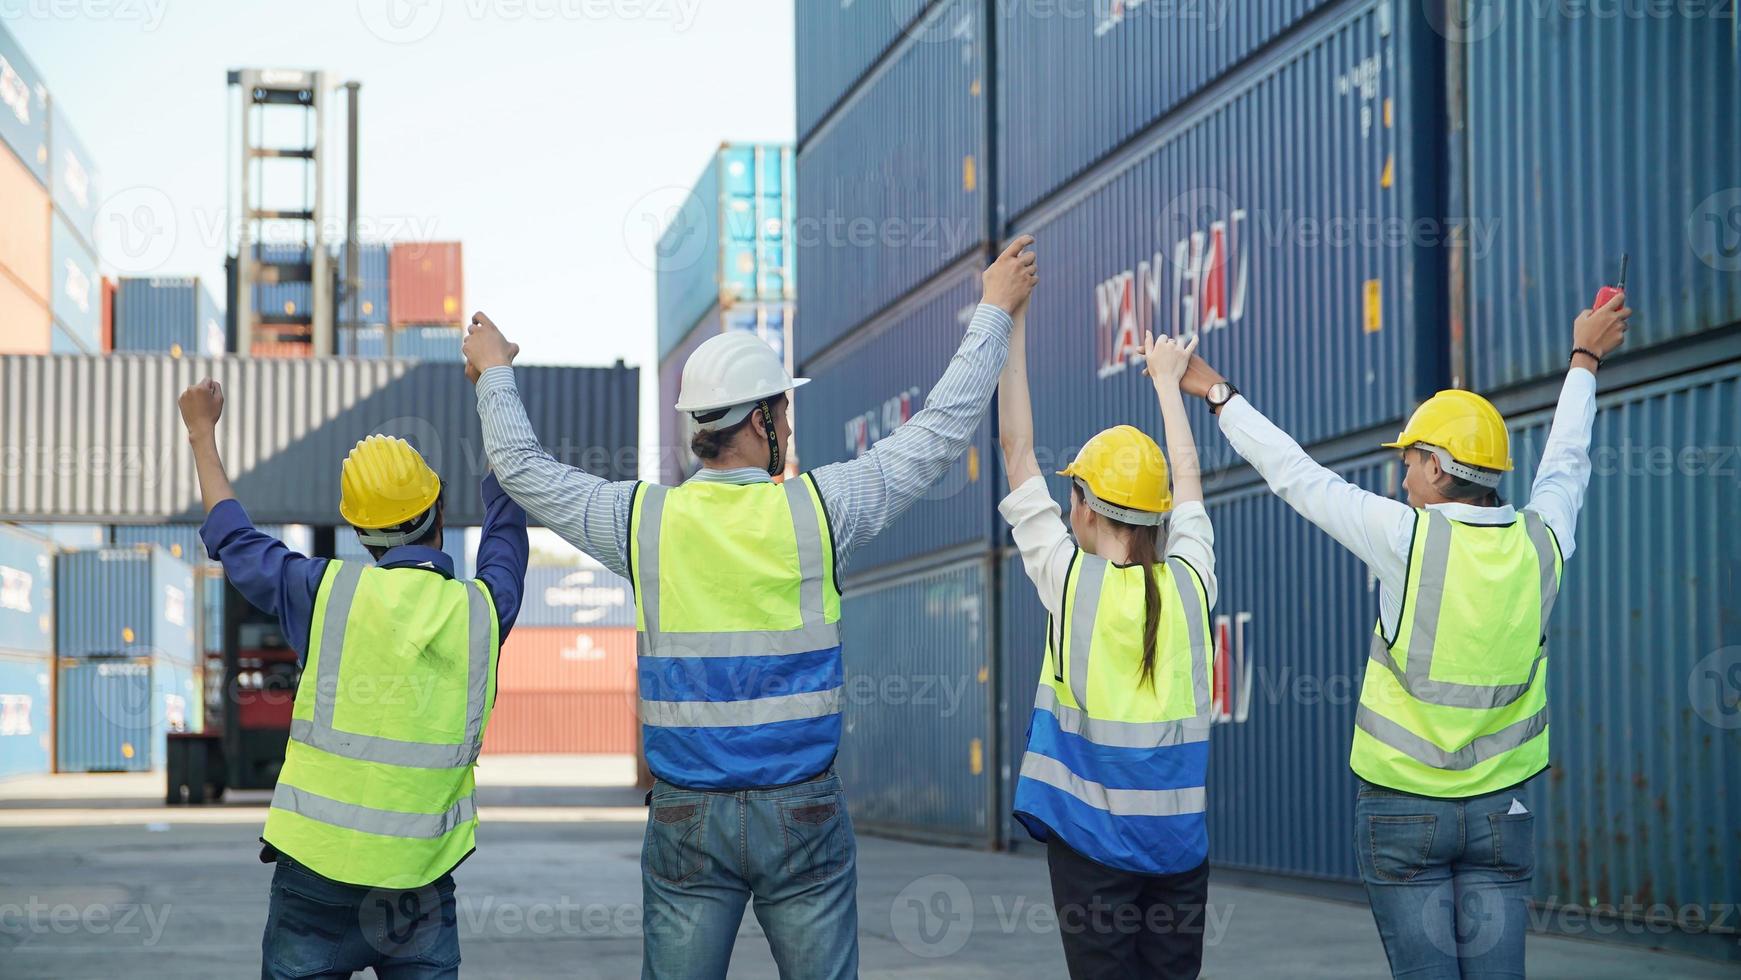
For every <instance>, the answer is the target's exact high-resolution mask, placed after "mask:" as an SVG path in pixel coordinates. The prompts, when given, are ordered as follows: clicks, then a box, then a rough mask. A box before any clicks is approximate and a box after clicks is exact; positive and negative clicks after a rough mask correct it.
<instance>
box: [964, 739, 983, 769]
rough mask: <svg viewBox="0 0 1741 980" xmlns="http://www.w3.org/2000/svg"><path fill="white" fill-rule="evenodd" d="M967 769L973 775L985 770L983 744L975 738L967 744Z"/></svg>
mask: <svg viewBox="0 0 1741 980" xmlns="http://www.w3.org/2000/svg"><path fill="white" fill-rule="evenodd" d="M967 770H968V772H970V773H972V774H973V775H975V776H977V775H979V774H980V773H983V772H985V744H984V743H982V742H981V741H980V740H979V739H977V738H976V739H974V740H973V741H972V742H969V743H968V745H967Z"/></svg>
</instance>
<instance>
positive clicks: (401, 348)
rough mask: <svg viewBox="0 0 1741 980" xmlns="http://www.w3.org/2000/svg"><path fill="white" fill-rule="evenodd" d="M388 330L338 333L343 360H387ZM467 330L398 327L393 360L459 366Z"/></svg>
mask: <svg viewBox="0 0 1741 980" xmlns="http://www.w3.org/2000/svg"><path fill="white" fill-rule="evenodd" d="M388 329H389V328H387V327H356V328H346V329H343V330H340V331H339V338H338V340H339V350H338V353H339V355H340V356H341V357H375V358H379V357H386V356H387V330H388ZM463 343H465V328H463V327H458V326H453V327H399V328H396V329H393V356H394V357H396V358H405V359H407V360H419V361H439V362H444V363H448V364H458V363H460V362H461V361H464V360H465V355H464V354H462V353H460V345H461V344H463Z"/></svg>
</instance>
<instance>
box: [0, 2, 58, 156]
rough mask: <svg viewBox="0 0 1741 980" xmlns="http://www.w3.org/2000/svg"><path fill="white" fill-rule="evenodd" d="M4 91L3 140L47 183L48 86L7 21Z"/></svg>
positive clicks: (0, 55)
mask: <svg viewBox="0 0 1741 980" xmlns="http://www.w3.org/2000/svg"><path fill="white" fill-rule="evenodd" d="M0 91H4V92H5V93H6V97H5V99H4V101H3V103H0V105H3V106H4V108H5V111H4V112H0V144H4V145H5V146H6V147H7V148H8V149H10V150H11V151H12V152H13V153H14V154H16V155H17V157H18V159H20V160H22V161H24V165H25V166H26V167H28V168H30V172H31V174H32V175H33V176H34V177H35V178H36V182H37V183H38V184H42V185H44V186H47V184H48V173H49V159H48V88H47V87H46V86H45V85H44V84H43V81H42V74H41V73H40V72H38V71H37V70H36V66H35V65H32V64H31V63H30V59H29V58H26V57H25V56H24V49H23V48H21V47H20V46H19V44H18V41H17V40H16V39H14V38H13V37H12V35H11V33H10V32H8V31H7V30H6V27H5V25H4V24H0Z"/></svg>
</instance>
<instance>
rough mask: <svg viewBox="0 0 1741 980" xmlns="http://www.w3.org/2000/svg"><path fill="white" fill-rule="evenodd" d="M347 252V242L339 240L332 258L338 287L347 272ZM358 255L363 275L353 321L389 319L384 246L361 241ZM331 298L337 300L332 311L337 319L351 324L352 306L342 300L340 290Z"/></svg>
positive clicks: (364, 321)
mask: <svg viewBox="0 0 1741 980" xmlns="http://www.w3.org/2000/svg"><path fill="white" fill-rule="evenodd" d="M349 253H350V249H349V246H347V245H343V244H341V245H340V246H339V247H338V250H337V254H336V257H335V258H334V259H333V261H334V263H335V270H336V272H337V275H338V277H339V282H340V283H341V287H342V284H343V282H344V278H345V272H346V265H345V261H346V256H347V255H348V254H349ZM357 259H358V262H359V266H360V268H359V270H358V274H359V275H360V276H361V278H362V284H361V288H360V290H359V299H360V300H361V302H360V305H359V307H358V310H357V316H358V319H357V320H356V325H370V324H386V323H391V322H392V320H391V319H389V317H388V312H389V308H388V305H387V296H388V288H387V263H388V248H387V246H386V245H380V244H371V243H367V242H364V243H362V244H360V245H358V246H357ZM333 301H334V303H336V304H337V312H336V314H335V315H336V317H337V319H338V320H339V322H341V323H343V324H346V325H351V320H350V315H351V308H350V306H349V305H348V304H347V303H346V302H345V300H344V294H343V292H342V291H341V292H338V293H335V294H334V300H333Z"/></svg>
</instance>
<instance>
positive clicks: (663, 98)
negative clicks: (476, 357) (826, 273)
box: [0, 0, 794, 442]
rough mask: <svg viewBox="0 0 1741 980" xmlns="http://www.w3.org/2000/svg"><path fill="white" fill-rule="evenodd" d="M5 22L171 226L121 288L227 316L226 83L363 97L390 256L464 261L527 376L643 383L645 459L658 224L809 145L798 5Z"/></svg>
mask: <svg viewBox="0 0 1741 980" xmlns="http://www.w3.org/2000/svg"><path fill="white" fill-rule="evenodd" d="M0 22H3V23H4V24H5V26H6V28H7V30H8V31H10V32H11V33H12V35H13V36H14V37H15V38H17V40H18V42H19V44H20V45H21V46H22V47H23V49H24V51H25V53H26V55H27V56H28V57H29V58H30V59H31V60H32V61H33V62H34V63H35V65H36V67H37V69H38V70H39V71H41V72H42V74H43V75H44V77H45V81H46V84H47V86H48V88H49V91H50V94H51V96H52V97H53V98H55V99H57V100H58V101H59V103H60V105H61V107H62V109H63V110H64V111H65V112H66V113H67V115H68V117H69V118H70V119H71V122H72V126H73V128H74V129H76V130H77V132H78V135H79V137H80V138H81V140H82V141H83V142H84V144H85V146H86V147H87V148H88V150H89V152H90V154H91V156H92V158H93V159H94V161H95V163H96V166H97V168H98V170H99V174H100V180H101V193H102V194H103V195H104V196H105V197H109V198H111V199H115V198H116V197H117V195H121V194H128V195H130V197H128V198H125V199H123V200H125V201H132V200H152V201H158V202H163V201H167V202H168V205H167V206H168V207H169V208H170V209H172V210H173V212H174V222H173V224H174V236H173V245H172V247H167V248H164V249H162V250H160V253H159V252H153V253H152V254H151V255H150V256H148V257H147V258H145V259H133V260H123V261H124V262H131V263H132V264H134V265H138V264H139V263H141V262H144V263H148V264H151V265H152V267H151V268H118V267H117V265H118V263H117V262H115V261H111V257H110V256H105V257H104V259H105V261H104V264H105V271H106V272H108V273H109V274H111V275H114V274H117V273H128V274H144V275H163V276H177V275H199V276H202V277H206V278H208V279H210V281H211V283H212V288H213V292H214V295H215V296H216V297H217V299H218V301H219V302H220V303H222V302H223V295H222V282H223V279H222V275H223V257H224V251H225V245H226V241H227V238H226V235H225V233H224V230H223V229H224V228H225V212H224V210H223V209H224V201H225V193H224V188H225V175H226V170H227V167H228V165H229V160H230V157H231V156H232V153H231V152H230V145H229V143H228V142H227V141H228V140H229V139H230V138H231V136H230V134H228V133H227V132H226V127H227V120H228V118H229V112H228V110H229V107H230V106H231V105H232V104H233V102H234V93H233V92H232V90H230V89H229V88H228V87H227V86H226V85H225V82H224V77H225V72H226V71H227V70H229V69H231V68H239V67H287V68H307V69H320V70H324V71H326V72H328V73H329V80H330V81H333V82H337V81H342V80H356V81H359V82H361V83H362V112H361V114H360V117H361V119H362V120H363V133H362V136H361V138H360V140H359V141H358V143H359V147H360V151H361V155H362V163H361V168H360V169H361V183H360V194H361V208H360V210H361V212H362V215H363V217H364V219H365V222H369V221H370V219H373V225H374V227H376V228H377V229H378V230H380V231H381V232H382V234H380V235H378V236H376V237H396V238H419V239H442V240H448V239H457V240H460V241H462V242H464V243H465V264H466V283H465V288H466V297H465V302H466V304H467V306H468V308H472V309H475V308H482V309H483V310H485V311H486V312H488V313H490V314H491V316H492V317H493V318H494V319H495V321H496V322H497V323H498V324H499V325H500V326H501V327H502V329H503V331H504V332H505V333H507V334H508V336H509V337H510V338H511V339H513V340H515V341H517V342H519V343H520V344H521V346H522V347H523V348H524V352H523V354H522V359H523V360H525V361H527V362H546V363H573V364H601V363H610V362H611V361H614V360H616V359H617V358H622V359H624V360H625V361H627V362H629V363H630V364H637V365H640V366H641V367H642V368H643V371H642V382H641V383H642V392H643V396H642V403H643V411H642V420H643V421H642V433H643V442H645V441H646V440H647V439H648V438H650V437H651V436H652V428H653V427H652V420H651V417H650V415H649V414H648V411H647V408H649V407H650V405H651V403H652V402H651V396H652V389H653V386H654V385H655V384H656V382H657V377H656V370H655V365H654V361H653V358H654V351H653V335H654V331H653V316H654V293H653V273H652V269H651V258H650V256H651V245H652V241H653V238H654V236H655V232H656V227H655V226H656V225H657V224H659V223H660V222H662V220H663V216H664V214H665V213H666V209H668V208H669V207H671V206H672V205H673V204H674V203H675V201H676V199H677V197H678V196H679V195H680V194H681V193H682V191H683V190H685V189H687V188H688V186H689V185H690V184H691V183H692V182H693V181H694V180H695V178H696V177H697V176H698V175H699V174H700V173H701V170H702V167H703V166H704V165H705V164H706V162H707V158H708V155H709V153H710V151H711V150H712V149H713V148H715V147H716V146H717V145H718V144H719V143H720V142H721V141H723V140H784V141H789V140H790V139H791V138H792V134H793V129H794V121H793V118H794V110H793V81H792V44H793V40H792V0H298V2H286V0H280V2H271V3H268V2H262V0H0ZM332 117H333V118H332V119H331V122H330V123H329V125H331V126H332V127H333V128H332V130H331V131H332V132H333V133H334V134H335V135H338V136H340V137H342V130H341V129H338V128H337V125H338V123H339V121H340V120H341V119H342V113H338V112H335V113H333V114H332ZM335 146H336V144H335ZM338 159H339V157H338V155H337V154H336V153H335V155H334V156H333V157H332V161H333V162H334V163H336V162H337V161H338ZM336 186H337V185H336V182H335V181H334V180H333V179H332V175H329V187H333V188H336ZM339 207H340V209H342V199H341V200H340V202H339ZM468 312H469V310H468Z"/></svg>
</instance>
